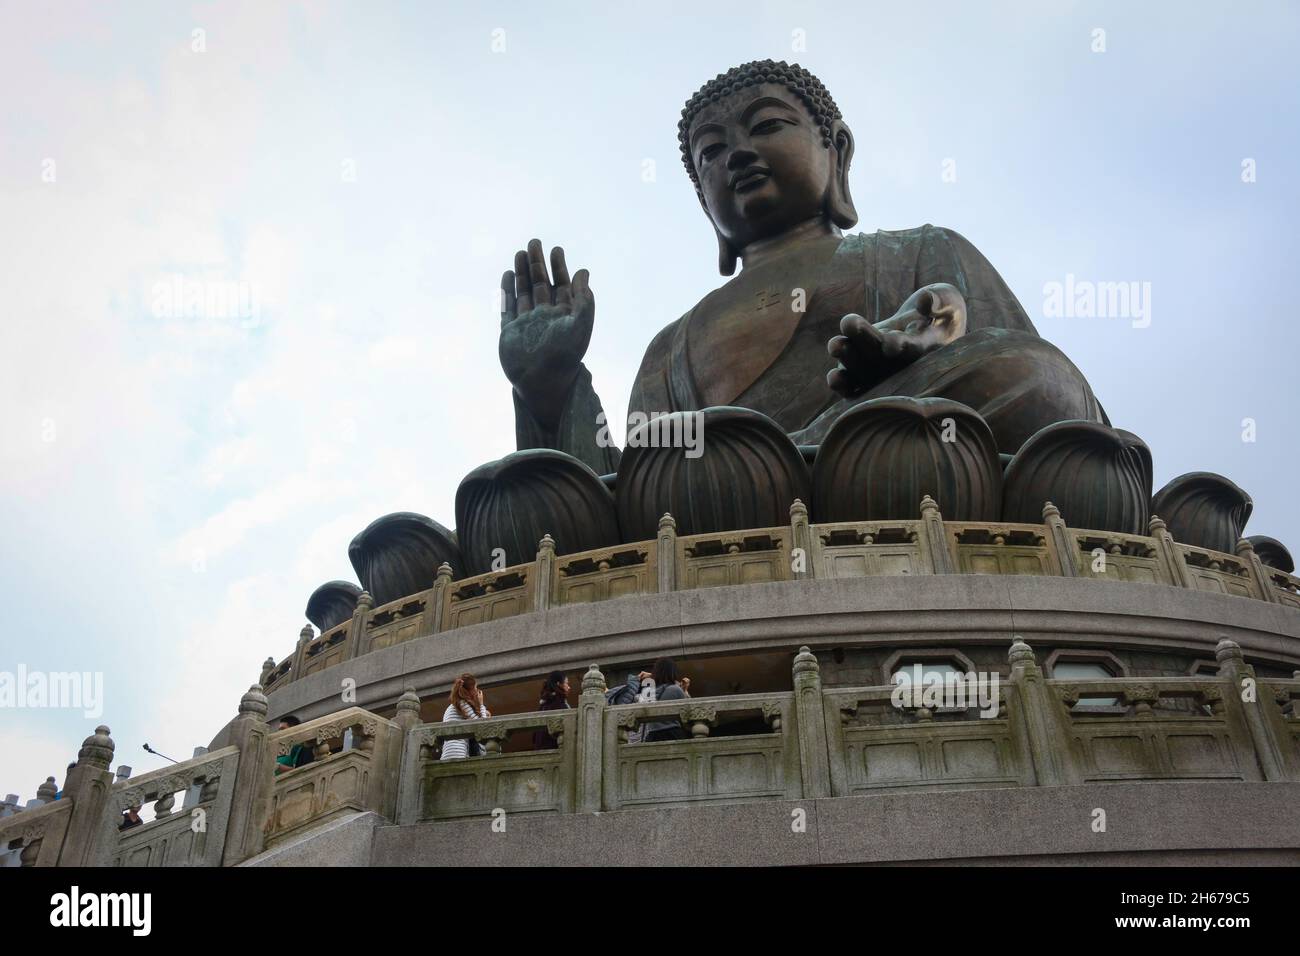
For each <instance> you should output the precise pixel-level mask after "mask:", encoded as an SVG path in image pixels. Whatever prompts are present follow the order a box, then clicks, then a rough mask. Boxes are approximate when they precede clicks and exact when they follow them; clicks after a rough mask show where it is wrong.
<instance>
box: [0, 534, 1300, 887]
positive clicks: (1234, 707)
mask: <svg viewBox="0 0 1300 956" xmlns="http://www.w3.org/2000/svg"><path fill="white" fill-rule="evenodd" d="M1012 530H1014V529H1012ZM954 536H955V534H954ZM796 540H797V538H796ZM863 544H866V546H868V547H871V546H875V545H874V543H871V544H867V543H865V542H861V541H859V542H857V543H856V544H846V545H845V546H848V547H860V546H862V545H863ZM978 546H979V547H983V546H984V545H983V544H980V545H978ZM1011 546H1013V547H1015V546H1017V545H1014V544H1013V545H1011ZM1122 546H1123V545H1122V544H1121V547H1122ZM727 553H728V554H745V553H758V554H761V553H762V551H761V550H759V551H754V552H745V551H738V552H727ZM1216 657H1217V661H1218V668H1219V669H1218V672H1217V674H1215V675H1212V676H1210V675H1205V676H1192V677H1142V678H1115V679H1108V680H1098V679H1090V680H1048V679H1045V678H1044V676H1043V673H1042V670H1041V669H1040V668H1039V665H1038V662H1037V659H1036V657H1035V654H1034V652H1033V650H1032V649H1031V648H1030V647H1029V646H1028V645H1027V644H1026V643H1025V642H1024V641H1022V640H1019V639H1017V640H1015V641H1014V642H1013V643H1012V645H1011V648H1010V651H1009V654H1008V662H1009V666H1008V668H1007V670H1008V672H1009V673H1006V674H1003V673H1001V672H999V673H995V674H994V673H990V674H978V675H971V676H970V677H969V682H968V684H967V688H968V690H969V692H970V694H971V696H969V697H963V698H960V699H949V698H943V699H941V700H938V701H933V700H930V699H928V698H925V697H919V698H910V697H907V696H905V695H904V696H903V697H902V699H901V700H900V699H898V697H899V694H900V691H899V690H898V689H897V688H895V687H894V686H892V685H889V686H874V687H834V688H824V687H823V686H822V682H821V675H820V665H819V663H818V661H817V658H816V656H815V655H813V654H812V653H811V652H810V651H809V649H808V648H807V647H804V648H801V649H800V651H799V653H798V654H797V655H796V656H795V658H794V661H793V666H792V684H793V689H792V690H791V691H784V692H775V693H763V694H744V695H736V696H730V697H710V698H685V699H680V700H675V701H659V702H650V703H640V702H638V703H633V704H628V705H619V706H611V705H609V704H607V702H606V697H605V691H606V683H605V678H604V675H603V674H602V673H601V672H600V670H599V669H597V667H596V666H595V665H592V666H591V668H590V669H589V670H588V671H587V673H586V674H585V675H584V677H583V680H582V692H581V694H580V695H579V699H578V705H577V707H575V708H572V709H567V710H562V711H547V712H537V713H528V714H511V715H508V716H504V717H491V718H487V719H484V720H476V721H470V722H464V721H459V722H448V723H430V724H425V723H421V722H420V719H419V711H420V700H419V698H418V697H417V696H416V694H415V692H414V691H411V690H408V691H407V692H406V693H405V694H403V695H402V697H401V699H400V700H399V701H398V704H397V713H396V715H395V717H394V719H392V720H389V719H386V718H384V717H381V716H378V715H376V714H373V713H371V712H369V711H366V710H364V709H362V708H358V707H350V708H347V709H345V710H342V711H340V712H338V713H335V714H331V715H329V716H327V717H322V718H319V719H317V720H313V721H310V722H307V723H304V724H301V725H299V726H297V727H293V728H290V729H288V730H284V731H278V732H272V731H271V729H270V728H269V726H268V725H267V724H266V722H265V718H266V714H267V708H266V698H265V696H264V695H263V694H262V693H261V690H260V688H258V687H256V686H255V687H253V688H251V689H250V691H249V693H248V694H246V695H245V696H244V699H243V700H242V701H241V703H240V713H239V716H238V717H237V718H236V720H235V721H234V722H233V723H232V731H231V740H232V743H231V744H230V745H229V746H227V747H224V748H222V749H220V750H217V751H214V752H212V753H208V754H204V755H202V756H199V757H196V758H194V759H193V760H189V761H186V762H185V763H182V764H177V765H175V766H172V767H167V768H164V769H162V770H159V771H155V772H152V773H148V774H144V775H142V776H140V777H135V778H130V779H127V780H123V781H118V782H116V783H115V782H114V781H113V775H112V773H111V772H110V771H109V770H108V765H109V762H110V760H111V758H112V754H113V744H112V740H111V738H110V737H109V736H108V728H107V727H100V728H98V729H97V731H96V733H95V734H94V735H93V736H91V737H89V738H87V740H86V742H85V744H84V745H83V747H82V749H81V752H80V754H79V757H78V762H77V764H76V766H75V767H74V768H73V770H72V771H71V772H70V774H69V778H68V783H67V785H66V787H65V794H64V797H63V799H61V800H58V801H53V802H50V803H46V804H44V805H43V806H40V807H38V808H36V809H33V810H28V811H24V812H20V813H16V814H13V815H11V816H8V817H3V818H0V846H2V847H4V848H5V849H7V850H10V851H13V850H18V851H20V853H21V859H22V863H23V865H25V866H68V865H73V866H75V865H86V864H87V863H101V864H104V865H121V866H130V865H145V866H215V865H232V864H236V863H240V862H243V861H244V860H247V859H249V858H251V857H254V856H256V855H257V854H259V853H261V852H262V851H263V850H264V849H267V848H272V847H274V846H275V845H276V844H277V843H278V842H280V841H282V840H284V839H285V838H287V837H289V836H293V835H298V834H302V833H305V832H306V831H308V830H309V829H310V828H312V827H314V826H316V825H318V824H321V823H324V822H327V821H329V820H330V819H332V818H334V817H336V816H339V815H341V814H344V813H347V812H349V811H358V812H364V811H372V812H374V813H375V814H377V815H378V816H379V817H380V818H382V819H383V820H386V821H388V822H389V823H392V824H398V825H404V824H415V823H423V822H429V821H440V820H456V819H464V818H473V817H482V818H495V817H497V816H499V815H501V814H512V813H521V812H522V813H558V814H568V813H594V812H600V811H609V810H625V811H630V810H637V809H653V808H674V807H676V808H685V807H692V806H701V805H716V804H728V803H753V802H760V801H788V800H802V799H817V798H822V797H852V796H859V795H865V794H877V793H906V792H915V791H927V790H928V791H934V790H960V789H983V790H987V789H989V788H998V789H1001V788H1026V787H1053V786H1074V785H1082V784H1102V785H1105V784H1130V783H1133V782H1169V781H1213V780H1222V781H1245V782H1260V783H1270V782H1300V711H1298V708H1297V701H1300V672H1297V674H1296V676H1295V677H1294V678H1292V679H1278V678H1258V677H1257V676H1256V675H1255V672H1254V669H1253V668H1252V667H1251V666H1250V665H1249V664H1247V663H1246V662H1245V660H1244V658H1243V656H1242V653H1241V648H1240V647H1239V646H1238V645H1236V644H1235V643H1234V642H1232V641H1228V640H1223V641H1220V643H1219V645H1218V648H1217V651H1216ZM1098 698H1105V699H1106V700H1107V701H1113V702H1114V703H1108V704H1107V705H1106V706H1094V705H1092V704H1090V701H1095V700H1096V699H1098ZM649 721H657V722H663V721H669V722H672V721H676V722H677V723H679V724H680V726H681V727H682V728H683V729H684V735H683V736H682V738H681V739H676V740H664V741H653V742H646V741H641V740H640V739H638V737H639V735H637V734H635V733H634V732H636V731H638V730H639V729H640V728H641V727H642V726H643V725H644V724H646V723H647V722H649ZM536 730H543V731H545V732H546V734H548V735H550V737H551V738H553V739H554V741H555V747H554V748H550V749H540V750H535V749H531V746H532V743H533V742H532V740H531V739H528V740H525V741H524V742H525V743H527V744H528V746H529V749H517V748H516V747H515V746H514V743H515V742H517V741H518V738H519V736H520V735H526V736H527V737H531V734H532V732H533V731H536ZM466 736H472V737H473V738H475V739H476V740H477V741H479V743H480V744H481V745H482V747H483V754H482V755H481V756H478V757H467V758H463V759H459V760H446V761H443V760H439V759H437V754H438V750H439V748H440V745H441V743H442V741H444V740H446V739H449V738H453V737H466ZM345 739H348V740H350V741H351V746H345ZM295 745H302V746H307V747H310V748H311V749H312V751H313V757H314V759H313V760H312V761H311V762H310V763H307V764H306V765H304V766H299V767H294V768H287V769H286V768H281V769H280V771H279V772H278V773H277V769H276V767H277V764H276V758H277V757H278V756H281V755H286V754H289V753H291V752H292V750H293V747H294V746H295ZM191 788H196V789H197V791H198V797H197V800H196V801H194V802H193V804H192V805H191V806H188V807H186V808H184V810H183V812H180V813H178V812H176V811H175V809H174V806H173V801H174V795H175V794H176V793H180V792H185V791H190V790H191ZM46 789H47V790H48V788H46ZM47 796H52V795H51V794H47ZM150 801H151V802H153V803H154V807H155V819H154V820H153V821H151V822H149V823H146V824H144V825H142V826H139V827H135V828H132V829H130V830H126V831H122V830H120V829H119V828H118V827H119V824H120V822H121V814H122V811H123V810H124V809H125V808H127V807H129V806H136V805H140V804H143V803H145V802H150Z"/></svg>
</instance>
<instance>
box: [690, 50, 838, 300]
mask: <svg viewBox="0 0 1300 956" xmlns="http://www.w3.org/2000/svg"><path fill="white" fill-rule="evenodd" d="M677 138H678V141H679V143H680V144H681V149H682V162H683V163H684V164H685V165H686V171H687V173H688V174H689V175H690V177H691V181H692V182H693V183H694V184H695V192H696V195H697V196H698V197H699V200H700V205H701V206H703V207H704V211H705V213H707V214H708V217H709V220H710V221H711V222H712V223H713V228H714V230H715V231H716V232H717V235H718V268H719V271H721V272H722V274H723V275H731V274H732V273H733V272H735V271H736V259H737V257H738V256H739V255H740V253H741V251H742V250H744V249H745V248H746V247H747V246H749V245H750V244H751V243H753V242H758V241H761V240H763V239H770V238H773V237H775V236H779V235H781V234H782V233H784V232H786V231H787V230H789V229H791V228H792V227H794V226H797V225H799V224H801V223H805V222H809V221H811V220H816V219H819V218H820V219H823V220H824V221H826V222H827V223H829V224H831V225H834V226H836V227H838V228H841V229H847V228H848V227H850V226H852V225H853V224H854V223H856V222H857V221H858V214H857V211H856V210H855V209H854V208H853V199H852V197H851V196H850V195H849V179H848V176H849V162H850V160H851V159H852V158H853V135H852V134H851V133H850V132H849V128H848V126H846V125H845V124H844V121H843V119H841V117H840V111H839V108H838V107H836V105H835V101H834V100H833V99H831V95H830V93H828V92H827V90H826V87H824V86H822V83H821V81H820V80H819V79H817V77H815V76H813V75H812V74H811V73H809V72H808V71H807V70H805V69H804V68H803V67H801V66H799V65H798V64H787V63H785V62H773V61H772V60H756V61H754V62H752V63H746V64H744V65H743V66H738V67H735V68H734V69H731V70H728V71H727V72H726V73H722V74H719V75H718V76H717V77H715V78H714V79H712V80H710V81H709V82H708V83H706V84H704V86H703V87H702V88H701V89H700V91H699V92H698V93H696V94H695V95H694V96H692V97H691V98H690V99H689V100H688V101H687V103H686V106H685V107H684V108H683V109H682V119H681V122H679V123H678V124H677Z"/></svg>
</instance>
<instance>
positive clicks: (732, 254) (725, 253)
mask: <svg viewBox="0 0 1300 956" xmlns="http://www.w3.org/2000/svg"><path fill="white" fill-rule="evenodd" d="M713 231H714V232H715V233H716V234H717V236H718V271H719V272H720V273H722V274H723V275H724V276H729V275H734V274H735V272H736V260H737V259H738V258H740V253H738V252H737V251H736V250H735V249H733V248H732V247H731V243H729V242H728V241H727V240H726V237H725V236H723V235H722V233H720V232H718V230H717V227H716V226H715V227H714V229H713Z"/></svg>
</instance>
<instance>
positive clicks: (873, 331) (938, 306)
mask: <svg viewBox="0 0 1300 956" xmlns="http://www.w3.org/2000/svg"><path fill="white" fill-rule="evenodd" d="M840 332H841V333H842V334H841V335H837V336H835V337H834V338H832V339H831V340H830V341H829V342H828V343H827V344H826V350H827V351H828V352H830V354H831V356H832V357H833V358H835V359H837V360H838V361H839V365H838V366H837V367H835V368H833V369H831V371H830V372H828V373H827V374H826V384H828V385H829V386H830V387H831V389H833V390H834V391H836V392H838V393H839V394H841V395H843V396H844V397H845V398H853V397H855V396H857V395H861V394H862V393H863V392H865V391H867V390H868V389H870V388H872V387H873V386H875V385H876V384H878V383H879V382H881V381H883V380H884V379H885V378H887V377H888V376H890V375H892V374H893V373H894V372H896V371H898V370H899V369H901V368H905V367H906V366H908V365H910V364H911V363H912V362H915V361H916V360H917V359H918V358H920V357H921V356H922V355H925V354H926V353H927V352H932V351H934V350H935V349H937V348H942V347H943V346H945V345H947V344H948V343H949V342H953V341H955V340H956V339H959V338H960V337H961V336H963V335H965V334H966V299H965V297H964V296H962V294H961V292H959V291H958V290H957V288H956V286H952V285H949V284H948V283H946V282H937V283H934V284H932V285H927V286H922V287H921V288H920V289H917V290H916V291H915V292H913V293H912V294H911V295H910V296H908V298H907V301H906V302H904V303H903V304H902V305H901V306H900V307H899V309H898V311H897V312H896V313H894V315H893V316H891V317H890V318H888V319H886V320H885V321H883V322H881V323H879V324H878V325H872V324H871V323H870V322H868V321H867V320H866V319H864V318H863V317H862V316H860V315H856V314H849V315H846V316H845V317H844V318H843V319H842V320H840Z"/></svg>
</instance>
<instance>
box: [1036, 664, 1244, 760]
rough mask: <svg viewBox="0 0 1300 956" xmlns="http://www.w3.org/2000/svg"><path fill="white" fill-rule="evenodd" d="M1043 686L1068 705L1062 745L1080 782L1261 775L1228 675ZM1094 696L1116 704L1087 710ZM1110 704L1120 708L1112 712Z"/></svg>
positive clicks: (1061, 683)
mask: <svg viewBox="0 0 1300 956" xmlns="http://www.w3.org/2000/svg"><path fill="white" fill-rule="evenodd" d="M1047 684H1048V686H1049V687H1050V688H1051V689H1052V691H1053V692H1054V693H1055V694H1056V696H1057V697H1058V698H1059V699H1060V701H1061V703H1062V705H1063V706H1064V707H1066V708H1068V710H1067V717H1068V727H1069V734H1068V736H1067V737H1065V738H1064V739H1063V740H1062V742H1061V743H1062V746H1063V747H1068V748H1069V751H1070V757H1071V759H1072V761H1073V763H1074V764H1075V765H1076V767H1077V775H1078V777H1079V779H1080V781H1081V782H1083V783H1094V782H1102V781H1112V782H1117V781H1134V780H1261V779H1263V778H1262V777H1261V775H1260V770H1259V765H1258V762H1257V761H1256V758H1255V751H1254V744H1253V742H1252V740H1251V736H1250V729H1249V727H1248V726H1247V723H1246V718H1245V715H1244V711H1243V710H1242V707H1243V706H1246V705H1243V704H1242V702H1241V701H1240V697H1239V694H1238V693H1236V692H1235V688H1234V687H1233V685H1232V683H1231V682H1230V681H1224V680H1221V679H1217V678H1215V679H1209V678H1178V677H1150V678H1120V679H1112V680H1100V681H1099V680H1091V681H1078V680H1070V681H1063V680H1052V681H1048V682H1047ZM1100 695H1106V696H1108V697H1109V698H1110V699H1118V701H1119V702H1120V704H1119V707H1118V708H1113V707H1102V708H1097V712H1095V713H1090V712H1089V709H1088V708H1087V707H1086V706H1085V705H1086V701H1087V698H1089V697H1097V696H1100ZM1081 700H1082V701H1083V705H1081V704H1080V701H1081ZM1179 704H1184V705H1188V704H1189V705H1190V706H1178V705H1179ZM1116 709H1122V710H1123V711H1124V712H1123V713H1121V714H1113V713H1111V711H1113V710H1116Z"/></svg>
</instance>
